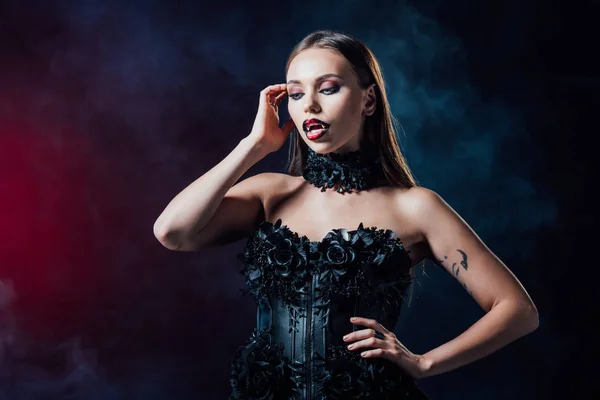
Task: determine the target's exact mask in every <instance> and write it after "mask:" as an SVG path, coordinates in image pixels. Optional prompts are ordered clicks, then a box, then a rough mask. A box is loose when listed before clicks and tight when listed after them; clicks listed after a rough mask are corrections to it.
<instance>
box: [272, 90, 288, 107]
mask: <svg viewBox="0 0 600 400" xmlns="http://www.w3.org/2000/svg"><path fill="white" fill-rule="evenodd" d="M286 95H287V90H285V91H283V92H281V93H279V94H278V95H277V97H275V104H276V105H279V103H281V100H282V99H283V98H284V97H285V96H286Z"/></svg>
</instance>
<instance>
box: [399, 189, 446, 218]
mask: <svg viewBox="0 0 600 400" xmlns="http://www.w3.org/2000/svg"><path fill="white" fill-rule="evenodd" d="M396 199H397V202H398V205H399V206H400V209H401V210H402V211H403V213H404V214H405V216H406V217H408V218H411V219H412V218H413V217H414V218H420V217H423V216H424V215H425V214H427V213H429V212H431V211H436V210H438V211H439V210H440V209H442V208H445V207H447V204H446V202H445V201H444V199H442V197H441V196H440V195H439V194H438V193H436V192H435V191H433V190H431V189H428V188H426V187H423V186H413V187H411V188H408V189H399V190H398V191H397V195H396Z"/></svg>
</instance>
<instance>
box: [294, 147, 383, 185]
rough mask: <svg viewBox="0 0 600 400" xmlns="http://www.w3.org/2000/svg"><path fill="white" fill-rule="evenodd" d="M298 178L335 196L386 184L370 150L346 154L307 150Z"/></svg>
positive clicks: (372, 151) (376, 160)
mask: <svg viewBox="0 0 600 400" xmlns="http://www.w3.org/2000/svg"><path fill="white" fill-rule="evenodd" d="M307 150H308V152H307V154H306V159H305V163H304V165H305V166H304V171H303V173H302V176H303V177H304V179H305V180H307V181H308V182H310V183H311V184H313V185H315V186H317V187H320V188H321V191H322V192H324V191H326V190H327V189H331V190H335V191H336V192H338V193H350V192H353V191H361V190H367V189H371V188H375V187H379V186H385V185H386V184H387V182H386V179H385V175H384V173H383V170H382V168H381V162H380V160H379V157H378V155H377V153H376V152H375V151H374V150H371V149H369V151H367V150H364V149H360V150H355V151H349V152H346V153H335V152H331V153H327V154H320V153H316V152H315V151H314V150H312V149H311V148H310V147H309V148H308V149H307Z"/></svg>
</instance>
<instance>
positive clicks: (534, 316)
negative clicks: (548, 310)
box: [527, 304, 540, 332]
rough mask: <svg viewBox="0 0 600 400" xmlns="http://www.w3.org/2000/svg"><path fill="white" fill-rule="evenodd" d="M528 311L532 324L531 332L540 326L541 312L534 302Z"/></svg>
mask: <svg viewBox="0 0 600 400" xmlns="http://www.w3.org/2000/svg"><path fill="white" fill-rule="evenodd" d="M527 313H528V320H529V326H530V331H529V332H533V331H535V330H536V329H537V328H538V327H539V326H540V314H539V313H538V310H537V308H536V306H535V305H534V304H531V305H529V307H528V310H527Z"/></svg>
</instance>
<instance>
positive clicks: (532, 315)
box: [518, 303, 540, 335]
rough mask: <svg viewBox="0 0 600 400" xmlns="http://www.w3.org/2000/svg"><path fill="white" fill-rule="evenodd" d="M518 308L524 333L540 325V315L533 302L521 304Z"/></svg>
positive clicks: (520, 324)
mask: <svg viewBox="0 0 600 400" xmlns="http://www.w3.org/2000/svg"><path fill="white" fill-rule="evenodd" d="M518 310H519V311H518V313H519V315H520V318H519V321H520V323H519V326H520V327H521V329H522V330H523V331H524V332H523V334H524V335H526V334H529V333H531V332H533V331H535V330H536V329H537V328H538V327H539V326H540V315H539V313H538V310H537V308H536V306H535V305H534V304H533V303H527V304H525V305H523V304H521V305H520V307H519V308H518Z"/></svg>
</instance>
